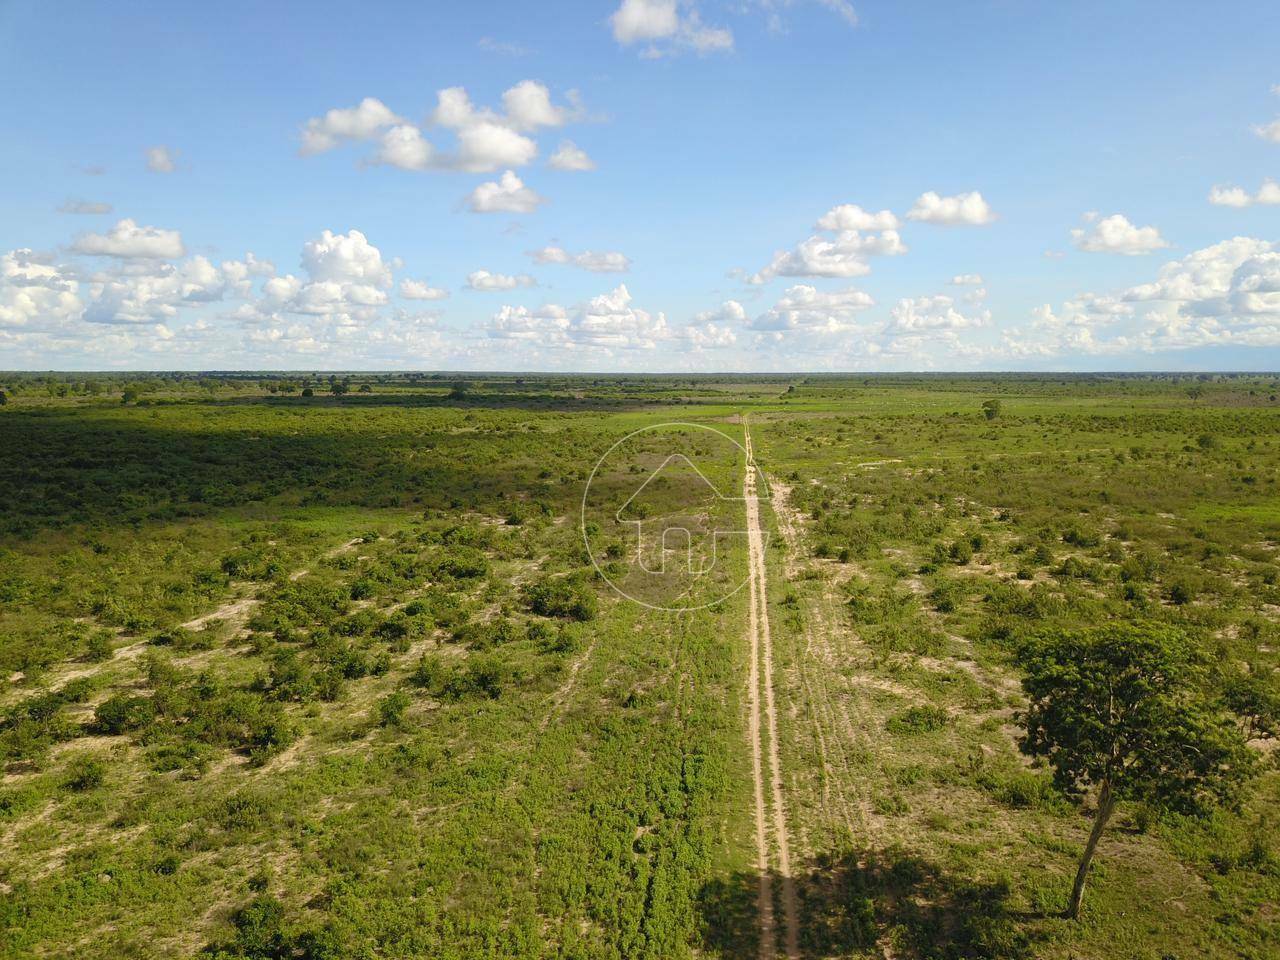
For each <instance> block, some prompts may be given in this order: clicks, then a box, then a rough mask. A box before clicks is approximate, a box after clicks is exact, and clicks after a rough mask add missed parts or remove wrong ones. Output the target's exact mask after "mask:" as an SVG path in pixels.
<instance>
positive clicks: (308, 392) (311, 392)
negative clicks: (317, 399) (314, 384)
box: [302, 387, 316, 397]
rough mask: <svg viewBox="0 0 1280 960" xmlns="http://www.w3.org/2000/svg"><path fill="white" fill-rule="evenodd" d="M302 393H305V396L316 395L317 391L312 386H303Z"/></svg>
mask: <svg viewBox="0 0 1280 960" xmlns="http://www.w3.org/2000/svg"><path fill="white" fill-rule="evenodd" d="M302 395H303V396H304V397H314V396H315V395H316V392H315V391H314V390H312V389H311V388H310V387H303V388H302Z"/></svg>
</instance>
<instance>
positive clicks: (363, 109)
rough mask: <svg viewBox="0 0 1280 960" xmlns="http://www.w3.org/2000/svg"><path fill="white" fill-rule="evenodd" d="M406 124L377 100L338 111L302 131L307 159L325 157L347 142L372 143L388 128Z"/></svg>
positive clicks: (306, 126)
mask: <svg viewBox="0 0 1280 960" xmlns="http://www.w3.org/2000/svg"><path fill="white" fill-rule="evenodd" d="M402 122H403V121H402V120H401V119H400V117H398V116H396V115H395V114H394V113H392V112H391V110H390V108H388V107H387V105H386V104H385V103H383V102H382V101H381V100H379V99H377V98H376V97H365V98H364V99H363V100H361V101H360V103H359V104H358V105H356V106H354V107H345V108H335V109H333V110H330V111H328V112H327V113H325V115H324V116H323V117H313V118H311V119H310V120H308V121H307V122H306V125H305V126H304V127H303V128H302V147H301V148H300V150H299V152H300V153H301V154H303V156H309V155H311V154H316V153H324V152H325V151H326V150H332V149H333V148H334V147H336V146H338V145H339V144H340V143H342V142H343V141H346V140H371V139H373V138H374V137H375V136H377V135H378V133H379V132H380V131H382V130H383V129H385V128H386V127H390V126H393V125H395V124H398V123H402Z"/></svg>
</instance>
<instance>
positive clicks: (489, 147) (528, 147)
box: [454, 120, 538, 173]
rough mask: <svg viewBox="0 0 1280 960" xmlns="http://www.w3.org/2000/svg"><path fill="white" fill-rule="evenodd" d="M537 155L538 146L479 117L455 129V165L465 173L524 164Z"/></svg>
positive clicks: (484, 171) (512, 131) (497, 124)
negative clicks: (456, 143) (456, 146)
mask: <svg viewBox="0 0 1280 960" xmlns="http://www.w3.org/2000/svg"><path fill="white" fill-rule="evenodd" d="M537 155H538V145H537V144H536V143H534V142H533V141H532V140H530V139H529V138H528V137H526V136H523V135H522V134H519V133H517V132H516V131H514V130H512V129H511V128H510V127H504V126H502V125H501V124H499V123H494V122H491V121H488V120H479V121H476V122H475V123H471V124H468V125H467V126H465V127H462V128H461V129H460V130H458V155H457V157H456V158H455V160H454V166H456V167H457V169H459V170H465V171H467V172H468V173H489V172H491V171H493V170H497V169H498V168H499V167H523V166H524V165H525V164H527V163H530V162H531V161H532V160H533V158H534V157H536V156H537Z"/></svg>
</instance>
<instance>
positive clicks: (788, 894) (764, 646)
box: [742, 418, 800, 960]
mask: <svg viewBox="0 0 1280 960" xmlns="http://www.w3.org/2000/svg"><path fill="white" fill-rule="evenodd" d="M742 436H743V440H744V444H745V447H744V448H745V450H746V455H747V457H746V459H747V463H746V471H745V476H744V478H743V481H742V491H743V499H744V500H745V501H746V508H747V545H748V552H749V555H750V556H749V561H750V578H749V580H750V590H749V595H750V597H749V599H750V606H751V612H750V616H749V618H748V621H749V623H748V628H749V632H750V635H751V667H750V669H749V670H748V681H749V684H750V689H749V690H748V694H747V701H748V704H749V706H750V718H749V720H748V725H747V727H748V734H749V736H750V740H751V770H752V776H753V780H754V786H755V816H756V861H757V865H758V867H759V869H760V888H759V891H758V896H759V908H760V957H761V958H762V960H772V958H773V957H775V956H776V955H777V930H776V928H777V922H776V919H775V917H774V914H773V883H772V879H771V877H770V874H769V862H770V856H769V842H768V838H767V820H768V818H766V813H765V797H764V793H765V791H764V766H765V760H766V759H767V761H768V767H769V795H770V800H771V804H770V806H771V807H772V828H773V845H774V846H775V847H776V848H777V861H778V877H779V881H780V886H781V893H782V920H783V944H784V949H785V951H786V955H787V957H788V960H799V957H800V930H799V906H798V901H797V898H796V888H795V881H794V878H793V877H792V875H791V845H790V841H789V839H788V835H787V816H786V806H785V804H784V802H783V796H782V763H781V759H780V757H779V752H778V713H777V707H776V705H775V703H774V695H773V642H772V637H771V636H770V631H769V603H768V599H769V598H768V580H767V579H766V573H765V562H764V535H763V533H762V532H761V530H760V500H759V496H758V494H757V491H756V469H757V468H756V463H755V457H754V456H753V454H752V451H751V428H750V426H749V425H748V423H747V422H746V419H745V418H744V419H743V424H742ZM762 685H763V687H764V697H763V700H764V712H763V717H762V716H761V695H760V688H761V686H762ZM762 723H763V726H764V728H765V733H766V735H767V737H768V750H767V752H766V751H765V749H764V747H763V745H762V743H761V740H762V737H761V729H760V728H761V725H762Z"/></svg>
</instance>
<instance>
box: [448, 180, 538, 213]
mask: <svg viewBox="0 0 1280 960" xmlns="http://www.w3.org/2000/svg"><path fill="white" fill-rule="evenodd" d="M545 202H546V201H545V200H544V199H543V198H542V197H540V196H539V195H538V194H537V193H535V192H534V191H533V190H532V189H531V188H529V187H526V186H525V185H524V181H522V180H521V179H520V178H519V177H518V176H516V175H515V172H514V171H511V170H508V171H506V172H505V173H504V174H503V175H502V177H501V178H500V179H498V180H497V181H493V180H488V181H486V182H484V183H482V184H480V185H479V186H478V187H476V188H475V189H474V190H473V191H471V195H470V196H469V197H468V198H467V205H468V206H469V207H470V208H471V211H472V212H473V213H533V212H534V211H535V210H537V209H538V207H539V206H540V205H541V204H543V203H545Z"/></svg>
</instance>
